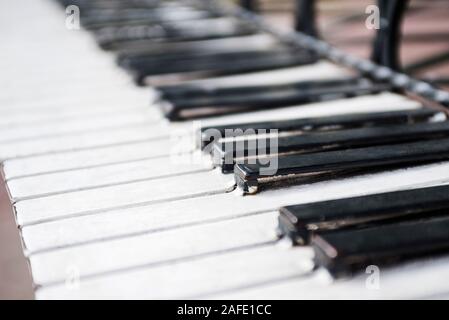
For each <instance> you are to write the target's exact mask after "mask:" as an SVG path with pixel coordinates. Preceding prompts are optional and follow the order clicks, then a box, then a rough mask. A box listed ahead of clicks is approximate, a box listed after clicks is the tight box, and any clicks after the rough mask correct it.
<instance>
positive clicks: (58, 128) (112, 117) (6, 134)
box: [0, 108, 160, 143]
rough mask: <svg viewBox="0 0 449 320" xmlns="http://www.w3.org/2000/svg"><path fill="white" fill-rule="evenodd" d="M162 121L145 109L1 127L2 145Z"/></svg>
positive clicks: (0, 139) (0, 141)
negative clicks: (10, 142)
mask: <svg viewBox="0 0 449 320" xmlns="http://www.w3.org/2000/svg"><path fill="white" fill-rule="evenodd" d="M159 120H160V119H158V118H155V117H154V116H153V114H152V113H151V112H147V109H146V108H145V109H144V108H136V109H133V110H126V111H125V110H122V112H117V113H108V114H102V115H99V116H93V117H88V118H84V117H83V118H79V117H75V118H74V119H71V118H69V119H65V120H62V121H57V122H44V123H37V124H26V125H15V126H9V127H6V128H5V127H0V143H2V142H9V141H18V140H25V139H29V140H32V139H33V140H34V139H38V138H47V137H51V136H61V135H76V134H83V133H85V132H95V131H101V130H108V129H109V130H112V129H116V128H122V127H130V126H141V125H148V126H151V124H152V123H156V122H158V121H159Z"/></svg>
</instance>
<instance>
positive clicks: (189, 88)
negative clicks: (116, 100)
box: [157, 77, 387, 107]
mask: <svg viewBox="0 0 449 320" xmlns="http://www.w3.org/2000/svg"><path fill="white" fill-rule="evenodd" d="M379 84H382V85H387V84H386V83H379ZM363 85H365V86H369V85H372V81H370V80H368V79H365V78H360V77H348V78H340V79H330V80H325V79H323V80H309V81H307V80H305V81H295V82H291V83H286V84H277V85H257V86H237V87H229V86H225V87H220V86H218V87H211V86H210V85H206V86H205V87H204V86H201V85H195V84H194V85H192V84H179V85H174V86H162V87H157V90H158V91H159V92H160V93H161V97H162V98H163V99H166V100H169V101H171V102H172V103H174V104H177V105H183V106H184V107H187V106H189V105H190V106H192V105H194V106H195V105H210V104H211V103H215V101H217V103H221V104H226V103H230V102H221V101H220V100H219V99H228V100H230V101H231V102H232V101H233V99H236V96H238V97H246V96H249V97H252V96H254V95H259V94H263V93H279V92H280V93H283V92H284V91H285V92H286V93H288V92H292V91H293V92H296V91H298V90H299V91H303V90H309V91H310V90H313V89H324V88H337V87H344V86H363ZM216 99H217V100H216ZM225 101H226V100H225Z"/></svg>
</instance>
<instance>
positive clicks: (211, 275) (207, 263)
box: [36, 245, 311, 299]
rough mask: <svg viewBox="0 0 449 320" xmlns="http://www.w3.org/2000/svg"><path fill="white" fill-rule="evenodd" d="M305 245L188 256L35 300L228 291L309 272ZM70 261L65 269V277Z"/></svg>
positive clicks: (40, 294) (57, 289)
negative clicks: (201, 256) (177, 261)
mask: <svg viewBox="0 0 449 320" xmlns="http://www.w3.org/2000/svg"><path fill="white" fill-rule="evenodd" d="M310 259H311V252H310V250H309V249H307V248H298V249H295V250H283V249H282V248H279V247H277V246H273V245H270V246H266V247H261V248H254V249H248V250H242V251H236V252H230V253H223V254H218V255H211V256H210V257H205V258H200V259H192V260H191V261H184V262H180V263H175V264H167V265H161V266H157V267H153V268H138V269H135V270H133V269H130V270H126V271H123V272H121V273H111V274H105V275H103V276H101V277H98V278H91V279H89V278H86V279H83V278H81V279H79V282H77V283H76V286H70V285H69V286H67V285H66V283H62V284H58V285H53V286H48V287H42V288H40V289H39V290H37V292H36V295H37V298H38V299H95V298H101V299H120V298H122V299H180V298H197V297H201V296H204V295H207V294H210V293H216V292H226V291H232V290H235V289H238V288H242V287H248V286H255V285H260V284H262V283H266V282H269V281H275V280H277V279H284V278H288V277H293V276H300V275H306V274H308V273H309V272H310V269H311V266H310ZM71 271H72V272H73V271H77V270H76V266H72V268H69V269H68V270H66V275H67V277H71V276H72V274H71Z"/></svg>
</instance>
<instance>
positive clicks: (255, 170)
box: [234, 138, 449, 193]
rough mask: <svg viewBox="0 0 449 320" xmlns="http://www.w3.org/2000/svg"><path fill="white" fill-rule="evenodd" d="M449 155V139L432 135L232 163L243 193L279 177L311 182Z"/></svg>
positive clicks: (447, 156) (255, 190)
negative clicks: (409, 140) (372, 144)
mask: <svg viewBox="0 0 449 320" xmlns="http://www.w3.org/2000/svg"><path fill="white" fill-rule="evenodd" d="M447 159H449V139H448V138H445V139H434V140H432V141H426V140H424V141H419V142H413V143H403V144H395V145H387V146H373V147H366V148H354V149H348V150H338V151H328V152H317V153H311V154H304V155H301V154H299V155H297V154H294V155H280V156H273V157H271V158H267V159H263V160H262V159H256V160H254V161H252V160H251V161H250V160H245V162H246V163H243V164H237V165H236V166H235V167H234V174H235V179H236V182H237V184H238V185H239V187H240V188H241V189H242V190H243V191H244V192H246V193H255V192H257V190H258V188H259V187H260V185H261V184H264V183H270V182H273V181H279V180H281V179H283V180H285V179H298V180H301V179H303V180H305V181H307V182H309V183H310V182H313V181H314V180H316V179H318V178H319V179H322V178H323V176H324V178H325V177H326V176H327V175H332V177H334V178H335V177H338V176H339V175H346V174H348V172H357V173H359V174H361V173H365V172H370V171H374V170H386V169H389V168H392V167H395V166H398V165H401V166H404V165H417V164H423V163H431V162H435V161H441V160H447Z"/></svg>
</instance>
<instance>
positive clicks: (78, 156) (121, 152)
mask: <svg viewBox="0 0 449 320" xmlns="http://www.w3.org/2000/svg"><path fill="white" fill-rule="evenodd" d="M169 145H170V139H157V140H149V141H143V142H135V143H127V144H122V145H114V146H107V147H101V148H95V149H88V150H79V151H68V152H60V153H55V154H47V155H41V156H33V157H28V158H21V159H12V160H6V161H5V162H3V171H4V174H5V178H6V179H12V178H17V177H24V176H29V175H37V174H45V173H54V172H61V171H68V170H75V169H80V168H92V167H98V166H101V165H108V164H117V163H122V162H126V161H136V160H143V159H151V158H156V157H162V156H169V155H170V154H171V152H172V150H171V148H169V147H167V146H169ZM192 148H193V146H192ZM187 151H188V150H187Z"/></svg>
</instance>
